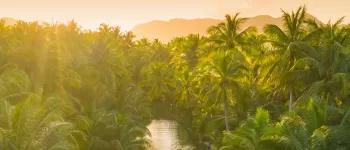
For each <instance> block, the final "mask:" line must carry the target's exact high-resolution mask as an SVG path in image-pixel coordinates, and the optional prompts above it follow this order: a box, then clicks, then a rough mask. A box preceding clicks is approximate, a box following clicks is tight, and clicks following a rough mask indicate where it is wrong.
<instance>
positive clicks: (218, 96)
mask: <svg viewBox="0 0 350 150" xmlns="http://www.w3.org/2000/svg"><path fill="white" fill-rule="evenodd" d="M232 54H233V53H232V52H230V51H224V52H219V53H216V55H215V56H214V58H212V59H211V60H210V61H209V62H208V65H206V66H204V68H203V69H204V70H205V74H206V75H207V76H208V77H209V78H210V81H209V82H208V83H207V85H206V86H205V87H204V89H203V90H204V91H205V92H204V93H205V95H206V96H207V102H206V103H207V104H209V106H210V105H213V104H218V105H222V104H223V105H224V118H225V125H226V130H227V131H229V126H230V125H229V123H228V116H229V112H228V110H229V107H230V105H231V104H232V103H233V102H234V100H236V102H237V101H238V99H235V94H236V95H238V94H237V93H238V91H239V89H241V88H243V86H241V83H240V82H239V81H240V80H242V79H244V74H245V70H246V68H245V66H244V65H243V64H241V63H239V62H236V61H234V60H233V58H234V57H233V55H232ZM214 95H215V96H214Z"/></svg>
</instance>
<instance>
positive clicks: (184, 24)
mask: <svg viewBox="0 0 350 150" xmlns="http://www.w3.org/2000/svg"><path fill="white" fill-rule="evenodd" d="M306 17H307V18H310V19H315V20H316V22H319V23H322V22H321V21H319V20H318V19H317V18H316V17H314V16H313V15H311V14H306ZM247 18H248V19H247V20H246V21H245V22H244V23H243V24H242V26H241V28H242V29H245V28H248V27H249V26H255V27H257V29H258V31H259V32H262V30H263V27H264V26H265V25H267V24H275V25H277V26H279V27H282V26H283V18H282V17H277V18H275V17H272V16H270V15H258V16H255V17H247ZM224 21H225V20H220V19H213V18H196V19H183V18H174V19H170V20H168V21H164V20H152V21H150V22H146V23H142V24H138V25H136V26H134V28H132V29H131V32H133V33H134V34H135V35H136V38H137V39H141V38H148V39H150V40H154V39H159V40H160V41H162V42H168V41H170V40H171V39H172V38H174V37H178V36H186V35H188V34H199V35H201V36H203V35H206V34H207V29H208V28H209V27H210V26H213V25H217V24H219V23H221V22H224Z"/></svg>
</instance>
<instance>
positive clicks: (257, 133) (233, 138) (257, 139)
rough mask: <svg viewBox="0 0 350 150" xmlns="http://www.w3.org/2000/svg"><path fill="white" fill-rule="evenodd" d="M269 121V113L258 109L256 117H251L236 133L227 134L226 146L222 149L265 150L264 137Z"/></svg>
mask: <svg viewBox="0 0 350 150" xmlns="http://www.w3.org/2000/svg"><path fill="white" fill-rule="evenodd" d="M269 119H270V116H269V113H268V111H266V110H264V109H262V108H258V109H257V111H256V113H255V116H254V117H249V118H248V119H247V120H245V121H244V122H243V123H242V125H241V126H240V127H239V128H237V129H236V130H235V131H232V132H226V133H225V135H224V145H225V146H223V147H221V148H220V149H221V150H225V149H246V150H261V149H264V147H263V146H262V144H263V142H262V136H263V135H264V133H265V129H266V128H267V127H268V126H269V123H270V120H269Z"/></svg>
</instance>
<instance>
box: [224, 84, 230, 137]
mask: <svg viewBox="0 0 350 150" xmlns="http://www.w3.org/2000/svg"><path fill="white" fill-rule="evenodd" d="M229 99H230V98H229V95H228V92H227V90H226V89H225V102H224V105H225V106H224V111H225V124H226V131H230V128H229V125H228V118H227V114H228V101H229Z"/></svg>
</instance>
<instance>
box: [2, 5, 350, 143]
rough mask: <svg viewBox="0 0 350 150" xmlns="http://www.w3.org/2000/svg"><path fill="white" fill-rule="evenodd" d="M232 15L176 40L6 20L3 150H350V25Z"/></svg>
mask: <svg viewBox="0 0 350 150" xmlns="http://www.w3.org/2000/svg"><path fill="white" fill-rule="evenodd" d="M281 15H282V18H283V25H282V26H278V25H275V24H268V25H265V26H264V27H263V30H262V31H258V29H257V27H254V26H250V27H248V28H242V26H241V25H242V24H243V23H244V22H245V21H246V20H247V18H244V17H242V16H241V15H240V14H239V13H236V14H228V15H226V16H225V18H226V19H225V21H224V22H222V23H219V24H217V25H215V26H211V27H210V28H208V29H207V35H205V36H202V35H198V34H190V35H188V36H182V37H175V38H173V39H172V40H170V41H169V42H162V41H160V40H158V39H154V40H153V39H152V40H150V39H147V38H142V39H137V40H136V39H135V35H134V34H133V33H132V32H122V31H121V30H120V27H118V26H111V25H108V24H101V25H100V27H99V28H98V29H97V30H87V29H83V28H82V27H81V26H80V25H79V23H78V22H76V21H74V20H72V21H70V22H68V23H56V22H39V21H33V22H25V21H17V23H16V24H14V25H11V26H9V25H6V24H5V21H4V20H2V21H1V22H0V149H1V150H107V149H108V150H151V149H153V148H152V141H151V138H150V137H152V136H154V135H152V133H151V132H150V130H149V128H147V126H148V125H149V124H150V123H151V122H152V121H154V120H171V121H173V122H176V126H175V127H174V128H175V130H176V136H177V137H178V139H179V140H178V142H177V144H178V145H181V146H183V148H178V149H189V150H192V149H193V150H350V25H346V24H344V23H343V21H344V17H342V18H339V19H337V20H332V21H329V22H328V23H327V22H326V23H322V22H319V21H316V20H315V19H314V18H311V17H308V16H309V15H308V13H307V9H306V6H300V7H299V8H296V9H294V10H293V11H284V10H283V9H282V10H281Z"/></svg>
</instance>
